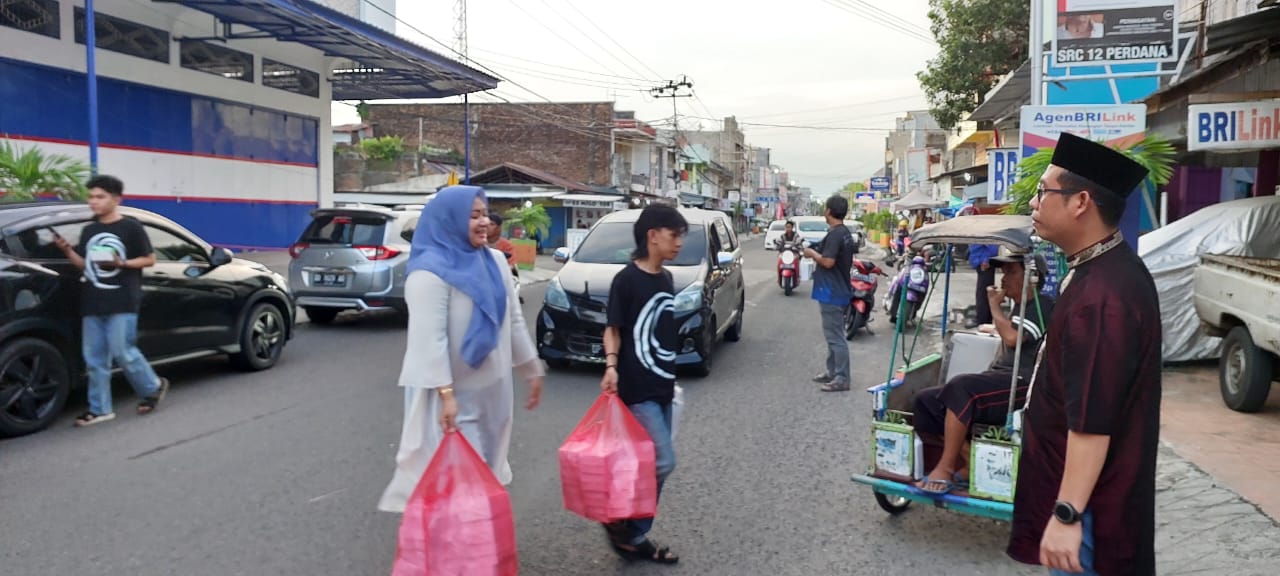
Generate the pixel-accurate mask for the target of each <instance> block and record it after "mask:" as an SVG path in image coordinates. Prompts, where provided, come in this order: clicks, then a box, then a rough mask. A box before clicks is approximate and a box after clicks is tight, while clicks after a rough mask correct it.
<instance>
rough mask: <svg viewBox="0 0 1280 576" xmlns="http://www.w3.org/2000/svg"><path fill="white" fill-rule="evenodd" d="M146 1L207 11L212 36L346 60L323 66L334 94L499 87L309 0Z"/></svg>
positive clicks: (430, 93) (415, 94) (422, 94)
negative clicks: (297, 47) (292, 46)
mask: <svg viewBox="0 0 1280 576" xmlns="http://www.w3.org/2000/svg"><path fill="white" fill-rule="evenodd" d="M153 1H155V2H164V3H172V4H181V5H183V6H186V7H188V8H191V9H193V10H199V11H201V12H204V13H207V14H210V15H212V16H213V17H214V18H215V19H216V20H217V24H221V27H220V29H219V31H220V32H221V34H219V35H218V36H219V38H225V39H228V40H235V39H263V38H267V39H276V40H280V41H283V42H297V43H299V44H304V45H307V46H310V47H312V48H315V49H318V50H323V51H324V53H325V54H326V55H328V56H333V57H337V58H342V59H347V60H350V61H351V62H353V63H354V65H352V66H351V67H350V68H344V67H343V66H341V65H339V69H338V70H335V71H328V70H325V71H323V72H322V73H324V74H326V75H328V76H329V77H330V78H331V79H332V86H333V99H334V100H381V99H393V98H444V97H446V96H457V95H459V94H465V93H469V92H479V91H482V90H491V89H493V88H496V87H497V86H498V79H497V78H494V77H493V76H490V75H488V74H485V73H483V72H480V71H479V70H476V69H474V68H471V67H470V66H466V65H464V64H462V63H459V62H457V61H454V60H452V59H450V58H448V57H445V56H443V55H441V54H437V53H435V52H432V51H430V50H427V49H426V48H423V47H422V46H419V45H417V44H415V43H413V42H410V41H408V40H405V39H404V38H401V37H399V36H396V35H395V34H393V33H391V32H388V31H386V30H383V29H381V28H378V27H376V26H373V25H371V24H366V23H364V22H361V21H360V20H357V19H355V18H352V17H351V16H347V15H346V14H343V13H341V12H338V11H336V10H333V9H331V8H328V7H325V6H321V5H320V4H317V3H315V2H312V1H311V0H153ZM233 25H240V26H241V27H240V28H236V27H235V26H233ZM245 26H247V27H249V28H253V29H254V30H253V31H250V30H245V29H244V28H243V27H245Z"/></svg>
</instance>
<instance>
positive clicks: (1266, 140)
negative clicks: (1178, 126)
mask: <svg viewBox="0 0 1280 576" xmlns="http://www.w3.org/2000/svg"><path fill="white" fill-rule="evenodd" d="M1187 116H1188V117H1187V150H1192V151H1194V150H1262V149H1267V148H1280V99H1275V100H1257V101H1253V102H1229V103H1225V104H1192V105H1190V106H1188V107H1187Z"/></svg>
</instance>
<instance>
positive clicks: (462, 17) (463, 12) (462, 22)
mask: <svg viewBox="0 0 1280 576" xmlns="http://www.w3.org/2000/svg"><path fill="white" fill-rule="evenodd" d="M454 11H455V12H456V13H457V20H456V21H455V22H454V24H453V35H454V39H455V41H456V42H457V45H458V47H457V50H458V54H460V55H461V56H462V63H463V64H470V58H469V57H468V56H467V0H457V3H456V4H454ZM462 155H463V168H462V170H463V180H462V183H463V184H471V98H470V97H469V94H463V95H462Z"/></svg>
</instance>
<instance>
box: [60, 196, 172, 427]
mask: <svg viewBox="0 0 1280 576" xmlns="http://www.w3.org/2000/svg"><path fill="white" fill-rule="evenodd" d="M85 188H88V189H89V209H90V210H91V211H92V212H93V222H91V223H89V225H88V226H85V227H84V230H82V231H81V232H80V242H79V244H78V245H77V246H74V247H73V246H71V244H70V243H68V242H67V241H66V239H64V238H63V237H62V236H55V237H54V244H55V245H57V247H58V248H59V249H60V250H62V253H63V254H65V255H66V257H67V259H68V260H70V261H71V263H72V264H73V265H74V266H75V267H76V268H77V269H79V270H80V271H81V272H82V273H83V277H82V278H81V279H80V314H81V316H82V319H81V337H80V339H81V351H82V352H83V354H84V363H85V368H86V370H87V371H88V373H89V410H88V411H87V412H85V413H84V414H81V415H80V416H79V417H77V418H76V426H92V425H94V424H99V423H102V422H106V421H109V420H112V419H114V418H115V417H116V414H115V409H114V407H113V405H112V404H113V403H112V400H111V362H112V360H114V361H115V363H116V365H118V366H119V367H120V370H121V371H122V372H124V375H125V378H126V379H127V380H128V381H129V385H130V386H132V387H133V391H134V393H136V394H137V395H138V397H139V398H141V399H142V400H141V401H139V402H138V413H139V414H150V413H151V412H153V411H154V410H155V409H156V406H157V405H159V404H160V401H161V400H163V399H164V396H165V393H166V392H168V391H169V381H168V380H166V379H164V378H159V377H157V376H156V373H155V371H154V370H152V369H151V364H150V363H148V362H147V359H146V357H144V356H143V355H142V352H141V351H139V350H138V344H137V341H138V313H139V312H141V311H142V270H143V269H144V268H149V267H151V266H155V264H156V256H155V254H154V252H153V251H152V249H151V240H150V239H148V238H147V231H146V230H145V229H144V228H143V227H142V224H140V223H138V221H137V220H134V219H133V218H128V217H126V216H125V215H123V214H121V213H120V202H121V200H122V199H123V197H124V182H121V181H120V179H119V178H115V177H112V176H95V177H93V178H91V179H90V180H89V181H88V182H87V183H85ZM55 234H56V232H55Z"/></svg>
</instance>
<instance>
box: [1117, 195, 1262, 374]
mask: <svg viewBox="0 0 1280 576" xmlns="http://www.w3.org/2000/svg"><path fill="white" fill-rule="evenodd" d="M1202 254H1225V255H1228V256H1254V257H1259V258H1280V197H1276V196H1260V197H1258V198H1246V199H1244V200H1234V201H1231V202H1223V203H1221V204H1215V205H1213V206H1208V207H1206V208H1202V209H1200V210H1197V211H1196V212H1194V213H1192V214H1191V215H1189V216H1187V217H1185V218H1183V219H1181V220H1178V221H1177V222H1174V223H1172V224H1169V225H1168V226H1165V227H1163V228H1160V229H1158V230H1153V231H1151V232H1148V233H1146V234H1144V235H1143V236H1142V237H1141V238H1139V239H1138V255H1139V256H1141V257H1142V261H1143V262H1145V263H1146V265H1147V269H1148V270H1150V271H1151V276H1152V277H1153V278H1154V279H1155V282H1156V290H1157V291H1159V293H1160V317H1161V323H1162V324H1163V325H1164V360H1165V361H1166V362H1185V361H1190V360H1203V359H1209V358H1217V357H1218V353H1219V352H1218V350H1219V348H1220V347H1221V339H1220V338H1215V337H1213V336H1209V335H1208V334H1205V333H1204V331H1203V330H1202V329H1201V328H1200V317H1199V316H1197V315H1196V309H1195V301H1194V300H1193V299H1192V292H1193V289H1194V287H1195V270H1196V266H1197V265H1199V263H1200V256H1201V255H1202Z"/></svg>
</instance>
